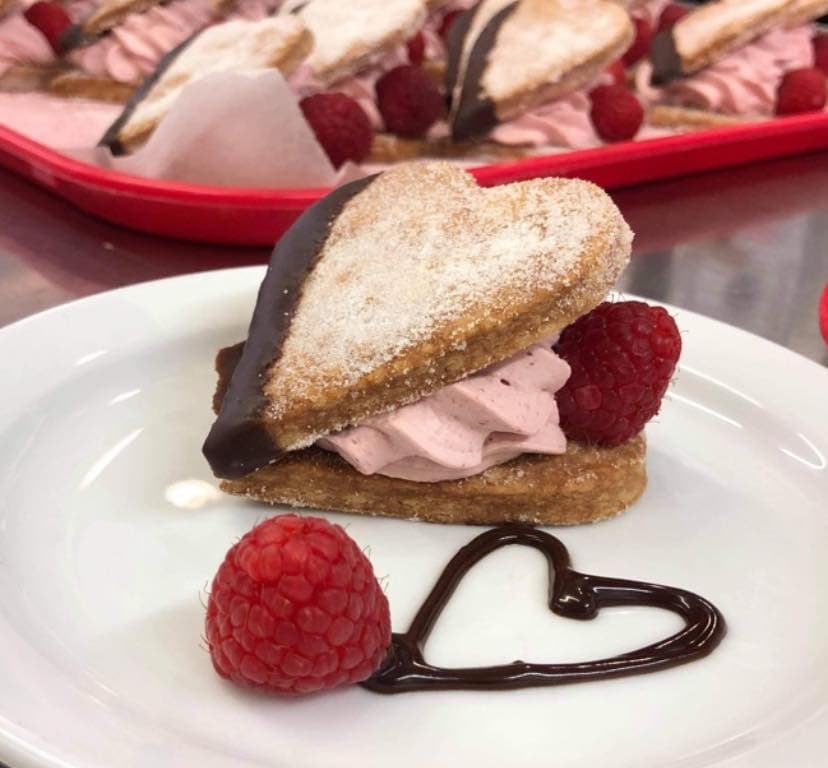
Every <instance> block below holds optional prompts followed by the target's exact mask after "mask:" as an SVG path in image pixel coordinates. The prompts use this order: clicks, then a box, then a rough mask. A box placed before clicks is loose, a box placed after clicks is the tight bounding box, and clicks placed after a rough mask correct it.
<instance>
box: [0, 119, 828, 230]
mask: <svg viewBox="0 0 828 768" xmlns="http://www.w3.org/2000/svg"><path fill="white" fill-rule="evenodd" d="M826 147H828V113H822V112H821V113H816V114H808V115H797V116H793V117H786V118H779V119H775V120H768V121H765V122H759V123H750V124H745V125H738V126H728V127H724V128H715V129H710V130H704V131H697V132H695V133H689V134H684V135H680V136H669V137H666V138H662V139H652V140H648V141H629V142H623V143H620V144H613V145H609V146H605V147H600V148H598V149H589V150H583V151H577V152H563V153H557V154H551V155H545V156H542V157H532V158H525V159H522V160H514V161H510V162H504V163H497V164H495V165H484V166H480V167H478V168H475V169H473V171H472V172H473V173H474V175H475V176H476V177H477V179H478V180H479V181H480V183H481V184H483V185H485V186H494V185H496V184H503V183H506V182H510V181H521V180H524V179H531V178H536V177H539V176H577V177H579V178H582V179H589V180H591V181H594V182H595V183H596V184H599V185H601V186H603V187H605V188H607V189H613V188H618V187H624V186H629V185H632V184H639V183H641V182H646V181H654V180H656V179H665V178H670V177H675V176H683V175H686V174H691V173H697V172H699V171H706V170H710V169H714V168H724V167H729V166H735V165H743V164H746V163H751V162H754V161H756V160H764V159H769V158H775V157H782V156H784V155H793V154H800V153H804V152H812V151H814V150H818V149H823V148H826ZM0 165H3V166H5V167H7V168H9V169H11V170H12V171H15V172H17V173H19V174H21V175H22V176H25V177H27V178H29V179H31V180H32V181H34V182H35V183H37V184H40V185H41V186H43V187H46V188H47V189H49V190H51V191H52V192H53V193H54V194H56V195H60V196H61V197H63V198H65V199H66V200H68V201H69V202H71V203H72V204H74V205H76V206H77V207H78V208H81V209H82V210H84V211H87V212H88V213H91V214H93V215H95V216H99V217H101V218H102V219H106V220H107V221H110V222H113V223H115V224H120V225H123V226H125V227H130V228H132V229H137V230H141V231H144V232H150V233H153V234H157V235H164V236H167V237H175V238H181V239H184V240H195V241H199V242H208V243H228V244H238V245H270V244H272V243H273V242H274V241H275V240H277V239H278V238H279V236H280V235H281V234H282V233H283V232H284V231H285V230H286V229H287V228H288V227H289V226H290V225H291V223H292V222H293V221H294V220H295V219H296V218H297V217H298V216H299V214H300V213H301V212H302V211H303V210H304V209H305V208H306V207H307V206H309V205H310V204H311V203H313V202H314V201H316V200H318V199H319V198H320V197H321V196H322V195H324V194H325V193H326V192H327V190H326V189H244V188H238V187H208V186H202V185H196V184H183V183H177V182H172V181H158V180H155V179H145V178H141V177H139V176H131V175H128V174H124V173H118V172H116V171H110V170H105V169H102V168H97V167H95V166H93V165H89V164H87V163H83V162H80V161H78V160H74V159H72V158H69V157H66V156H65V155H61V154H60V153H58V152H55V151H54V150H51V149H49V148H48V147H45V146H43V145H42V144H39V143H37V142H35V141H32V140H31V139H28V138H26V137H25V136H23V135H21V134H19V133H17V132H15V131H12V130H10V129H8V128H5V127H3V126H0Z"/></svg>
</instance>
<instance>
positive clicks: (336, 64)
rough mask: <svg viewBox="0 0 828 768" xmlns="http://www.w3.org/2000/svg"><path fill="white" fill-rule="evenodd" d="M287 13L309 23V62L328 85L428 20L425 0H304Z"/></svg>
mask: <svg viewBox="0 0 828 768" xmlns="http://www.w3.org/2000/svg"><path fill="white" fill-rule="evenodd" d="M281 12H282V13H294V14H296V15H297V16H298V17H299V18H300V19H302V21H303V22H304V23H305V24H306V25H307V27H308V29H309V30H310V31H311V34H312V35H313V38H314V48H313V51H312V53H311V54H310V56H309V57H308V60H307V62H306V66H307V68H308V70H309V74H310V76H311V77H313V78H314V79H316V80H317V81H319V83H320V84H321V85H323V86H327V85H330V84H332V83H335V82H336V81H338V80H340V79H342V78H344V77H347V76H348V75H351V74H353V73H355V72H357V71H359V69H360V68H362V67H364V66H365V65H367V64H369V63H370V62H372V61H375V60H376V59H377V58H378V57H379V56H382V54H383V53H387V52H388V51H390V50H392V49H393V48H394V47H395V46H398V45H401V44H403V43H405V41H406V39H407V38H409V37H411V35H413V34H414V33H415V32H416V31H417V30H418V29H419V28H420V26H422V23H423V22H424V21H425V18H426V13H427V6H426V2H425V0H360V2H358V3H343V2H340V0H309V1H308V2H305V1H302V0H300V2H298V3H294V4H292V5H290V4H289V5H287V6H286V7H285V8H283V9H282V11H281Z"/></svg>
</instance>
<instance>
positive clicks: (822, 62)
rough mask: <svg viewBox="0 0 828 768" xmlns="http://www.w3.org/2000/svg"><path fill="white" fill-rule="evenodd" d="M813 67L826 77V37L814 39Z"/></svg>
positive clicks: (827, 72) (821, 36)
mask: <svg viewBox="0 0 828 768" xmlns="http://www.w3.org/2000/svg"><path fill="white" fill-rule="evenodd" d="M814 66H815V67H819V68H820V69H821V70H822V71H823V72H824V73H825V74H826V75H828V35H817V36H816V37H815V38H814Z"/></svg>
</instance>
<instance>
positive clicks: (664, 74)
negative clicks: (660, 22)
mask: <svg viewBox="0 0 828 768" xmlns="http://www.w3.org/2000/svg"><path fill="white" fill-rule="evenodd" d="M650 61H651V62H652V64H653V74H652V75H651V76H650V84H651V85H666V84H667V83H669V82H670V81H671V80H675V79H676V78H679V77H684V71H683V69H682V65H681V56H679V52H678V50H677V49H676V38H675V37H674V35H673V29H672V27H671V28H670V29H665V30H662V31H661V32H659V33H658V34H657V35H656V36H655V37H654V38H653V40H652V42H651V43H650Z"/></svg>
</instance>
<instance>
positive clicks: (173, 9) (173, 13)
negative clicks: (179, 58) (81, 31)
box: [68, 0, 214, 83]
mask: <svg viewBox="0 0 828 768" xmlns="http://www.w3.org/2000/svg"><path fill="white" fill-rule="evenodd" d="M213 21H214V11H213V4H212V2H211V0H173V2H171V3H169V4H168V5H163V6H162V5H156V6H153V7H152V8H150V9H149V10H148V11H146V12H144V13H132V14H130V15H129V16H127V17H126V19H124V21H123V23H121V24H119V25H118V26H117V27H115V28H114V29H113V30H112V31H111V32H110V33H109V34H107V35H105V36H104V37H102V38H101V39H100V40H98V41H97V42H95V43H92V44H91V45H88V46H84V47H83V48H78V49H77V50H74V51H72V52H71V53H70V54H69V56H68V59H69V61H71V62H72V63H73V64H75V65H76V66H77V67H80V68H81V69H82V70H84V72H86V73H88V74H90V75H94V76H95V77H107V78H111V79H112V80H117V81H118V82H122V83H138V82H140V81H141V80H143V79H144V78H145V77H146V76H147V75H149V74H150V73H152V72H153V71H154V70H155V68H156V67H157V66H158V62H159V61H160V60H161V58H162V57H163V56H164V54H166V53H168V52H169V51H171V50H172V49H173V48H175V46H177V45H178V44H179V43H183V42H184V41H185V40H186V39H187V38H188V37H190V36H191V35H192V34H194V33H195V32H198V31H199V30H201V29H204V27H206V26H208V25H209V24H210V23H212V22H213Z"/></svg>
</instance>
